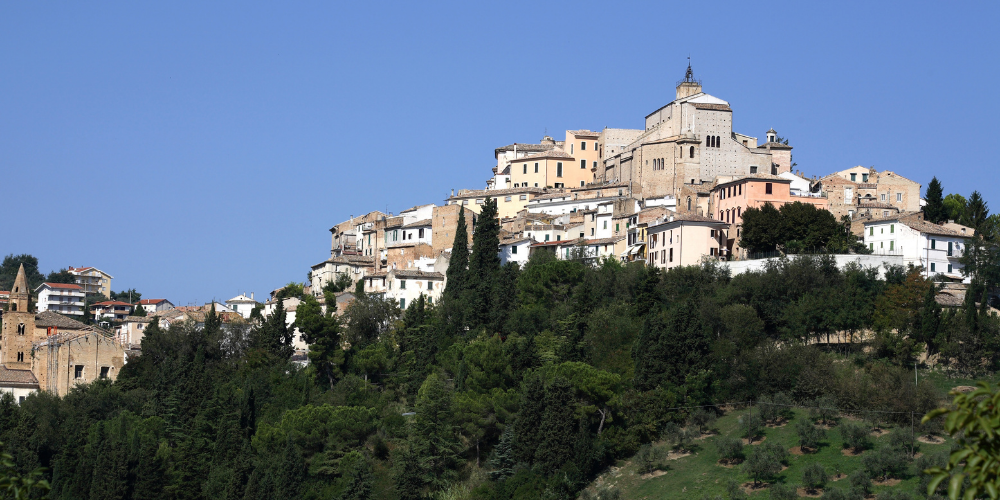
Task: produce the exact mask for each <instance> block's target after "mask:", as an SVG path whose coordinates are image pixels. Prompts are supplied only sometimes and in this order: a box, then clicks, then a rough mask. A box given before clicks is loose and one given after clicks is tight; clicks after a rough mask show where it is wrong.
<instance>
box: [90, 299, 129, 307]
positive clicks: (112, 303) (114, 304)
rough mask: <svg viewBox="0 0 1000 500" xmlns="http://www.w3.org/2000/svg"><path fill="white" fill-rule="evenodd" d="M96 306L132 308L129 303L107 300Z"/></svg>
mask: <svg viewBox="0 0 1000 500" xmlns="http://www.w3.org/2000/svg"><path fill="white" fill-rule="evenodd" d="M94 305H95V306H129V307H132V304H129V303H128V302H121V301H117V300H106V301H104V302H98V303H96V304H94Z"/></svg>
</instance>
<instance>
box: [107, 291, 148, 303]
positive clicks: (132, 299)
mask: <svg viewBox="0 0 1000 500" xmlns="http://www.w3.org/2000/svg"><path fill="white" fill-rule="evenodd" d="M111 300H117V301H120V302H127V303H129V304H135V303H137V302H139V301H140V300H142V294H141V293H139V292H137V291H136V290H135V288H130V289H128V290H122V291H120V292H117V293H115V292H111Z"/></svg>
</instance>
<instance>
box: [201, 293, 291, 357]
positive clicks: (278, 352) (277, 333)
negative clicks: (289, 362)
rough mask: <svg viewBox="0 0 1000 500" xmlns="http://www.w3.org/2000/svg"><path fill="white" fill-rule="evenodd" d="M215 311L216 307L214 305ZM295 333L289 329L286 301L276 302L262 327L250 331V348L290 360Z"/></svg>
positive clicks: (279, 300) (257, 326)
mask: <svg viewBox="0 0 1000 500" xmlns="http://www.w3.org/2000/svg"><path fill="white" fill-rule="evenodd" d="M212 311H213V313H214V311H215V305H214V304H213V305H212ZM292 335H293V331H292V330H291V329H290V328H288V324H287V319H286V315H285V301H284V300H282V299H278V300H275V306H274V311H273V312H272V313H271V315H270V316H268V317H267V319H265V320H264V322H263V323H261V324H260V325H256V326H254V327H253V329H252V330H251V331H250V347H251V348H252V349H256V350H258V351H261V352H266V353H269V354H271V355H275V356H277V357H279V358H281V359H288V358H289V357H291V355H292V351H293V348H292Z"/></svg>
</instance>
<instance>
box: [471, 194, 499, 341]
mask: <svg viewBox="0 0 1000 500" xmlns="http://www.w3.org/2000/svg"><path fill="white" fill-rule="evenodd" d="M499 248H500V221H499V219H497V202H496V200H494V199H492V198H489V197H487V198H486V202H485V203H483V209H482V211H481V212H479V219H478V220H477V221H476V232H475V233H474V234H473V235H472V256H471V257H470V258H469V275H468V278H469V280H470V282H469V291H470V293H469V301H468V303H467V304H466V305H467V311H468V313H469V328H481V327H489V326H491V325H492V324H493V321H491V319H492V318H491V316H493V312H494V310H493V303H494V300H493V299H494V297H495V296H496V291H497V281H498V280H497V277H498V275H499V274H500V257H499V256H498V255H497V252H498V249H499Z"/></svg>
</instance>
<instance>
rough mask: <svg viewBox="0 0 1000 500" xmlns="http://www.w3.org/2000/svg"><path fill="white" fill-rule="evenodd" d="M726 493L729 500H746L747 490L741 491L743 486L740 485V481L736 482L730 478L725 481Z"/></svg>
mask: <svg viewBox="0 0 1000 500" xmlns="http://www.w3.org/2000/svg"><path fill="white" fill-rule="evenodd" d="M726 494H727V495H729V499H730V500H747V492H745V491H743V488H741V487H740V483H737V482H736V481H733V480H732V479H730V480H729V482H728V483H726Z"/></svg>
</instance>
